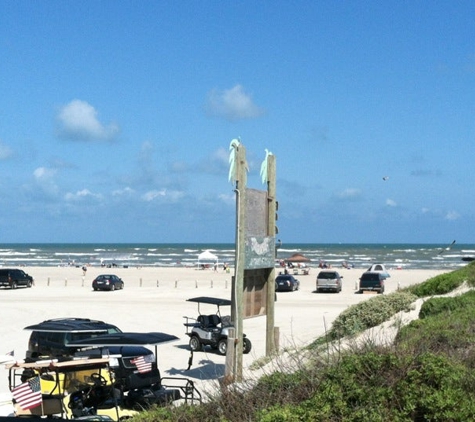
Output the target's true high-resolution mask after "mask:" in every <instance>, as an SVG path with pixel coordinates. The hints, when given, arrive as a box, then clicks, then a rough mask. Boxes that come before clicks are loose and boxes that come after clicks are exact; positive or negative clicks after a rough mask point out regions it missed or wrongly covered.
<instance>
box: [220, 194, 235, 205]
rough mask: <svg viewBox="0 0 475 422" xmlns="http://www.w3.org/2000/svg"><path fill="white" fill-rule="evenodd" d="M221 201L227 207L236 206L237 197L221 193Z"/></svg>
mask: <svg viewBox="0 0 475 422" xmlns="http://www.w3.org/2000/svg"><path fill="white" fill-rule="evenodd" d="M218 198H219V200H220V201H222V202H224V203H225V204H226V205H236V195H234V194H224V193H221V194H220V195H218Z"/></svg>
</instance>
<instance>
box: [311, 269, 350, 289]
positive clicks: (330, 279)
mask: <svg viewBox="0 0 475 422" xmlns="http://www.w3.org/2000/svg"><path fill="white" fill-rule="evenodd" d="M342 278H343V276H342V275H340V273H338V271H332V270H325V271H320V272H319V273H318V275H317V285H316V291H317V293H319V292H322V291H330V292H335V293H340V292H341V288H342Z"/></svg>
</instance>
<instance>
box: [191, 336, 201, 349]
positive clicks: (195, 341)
mask: <svg viewBox="0 0 475 422" xmlns="http://www.w3.org/2000/svg"><path fill="white" fill-rule="evenodd" d="M189 345H190V349H191V351H192V352H197V351H198V350H201V348H202V346H201V342H200V339H199V338H198V337H197V336H192V337H191V338H190V342H189Z"/></svg>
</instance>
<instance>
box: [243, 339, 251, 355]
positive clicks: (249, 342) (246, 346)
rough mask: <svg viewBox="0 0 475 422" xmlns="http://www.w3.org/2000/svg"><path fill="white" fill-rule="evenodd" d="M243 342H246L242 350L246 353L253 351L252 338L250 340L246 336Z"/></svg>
mask: <svg viewBox="0 0 475 422" xmlns="http://www.w3.org/2000/svg"><path fill="white" fill-rule="evenodd" d="M243 343H244V344H243V350H242V352H243V353H244V354H247V353H249V352H250V351H251V349H252V343H251V340H249V339H248V338H247V337H244V338H243Z"/></svg>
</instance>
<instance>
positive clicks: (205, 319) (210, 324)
mask: <svg viewBox="0 0 475 422" xmlns="http://www.w3.org/2000/svg"><path fill="white" fill-rule="evenodd" d="M196 320H197V321H198V323H199V324H200V327H201V328H203V329H204V330H208V329H212V328H217V326H218V324H219V323H220V322H221V318H219V315H216V314H211V315H200V316H198V318H197V319H196Z"/></svg>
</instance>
